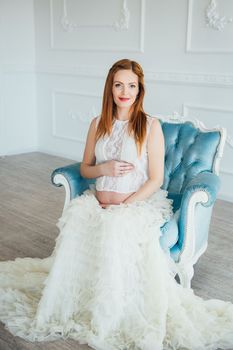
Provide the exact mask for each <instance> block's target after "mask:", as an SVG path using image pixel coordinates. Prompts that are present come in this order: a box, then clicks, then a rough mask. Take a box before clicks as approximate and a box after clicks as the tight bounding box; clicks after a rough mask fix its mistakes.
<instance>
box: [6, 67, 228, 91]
mask: <svg viewBox="0 0 233 350" xmlns="http://www.w3.org/2000/svg"><path fill="white" fill-rule="evenodd" d="M1 72H2V73H3V74H4V73H23V74H24V73H25V74H26V73H39V74H48V75H72V76H79V77H81V76H82V77H88V78H93V79H94V78H99V79H103V80H104V79H105V78H106V76H107V73H108V72H107V70H106V69H104V68H101V67H95V66H89V65H88V66H87V65H82V66H81V65H80V66H76V65H74V66H71V65H69V66H68V65H54V64H53V65H49V64H44V65H41V64H40V65H32V64H3V65H2V71H1ZM145 79H146V81H149V82H152V83H163V84H177V85H192V86H194V85H195V86H213V87H221V88H233V75H226V74H213V73H209V74H208V73H189V72H155V71H145Z"/></svg>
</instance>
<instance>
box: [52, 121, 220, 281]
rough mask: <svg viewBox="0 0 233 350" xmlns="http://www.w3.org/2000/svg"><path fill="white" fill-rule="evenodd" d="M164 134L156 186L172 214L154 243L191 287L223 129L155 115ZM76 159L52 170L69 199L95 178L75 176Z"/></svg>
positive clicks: (54, 180)
mask: <svg viewBox="0 0 233 350" xmlns="http://www.w3.org/2000/svg"><path fill="white" fill-rule="evenodd" d="M160 123H161V126H162V129H163V133H164V138H165V147H166V149H165V172H164V183H163V185H162V188H163V189H165V190H167V191H168V198H171V199H172V200H173V211H174V215H173V217H172V218H171V220H170V221H168V222H166V223H165V224H164V225H163V226H162V227H161V232H162V235H161V237H160V243H161V247H162V248H163V250H164V251H165V252H166V253H167V254H169V255H170V256H171V257H172V259H173V261H174V262H175V264H174V266H175V267H176V268H175V269H174V271H173V272H174V276H175V275H176V274H178V276H179V280H180V283H181V284H182V285H183V286H184V287H190V286H191V279H192V277H193V274H194V269H193V265H194V264H195V263H196V262H197V260H198V259H199V257H200V256H201V255H202V254H203V253H204V251H205V250H206V248H207V243H208V232H209V224H210V220H211V213H212V209H213V206H214V203H215V200H216V196H217V193H218V190H219V186H220V179H219V162H220V159H221V157H222V154H223V149H224V145H225V140H226V130H225V129H224V128H221V127H215V128H212V129H206V128H205V127H204V125H203V124H202V123H201V122H199V121H197V120H196V121H195V122H193V121H185V122H181V121H178V122H177V121H175V122H174V121H167V120H163V119H160ZM79 168H80V163H79V162H78V163H75V164H71V165H68V166H65V167H62V168H58V169H56V170H54V171H53V173H52V183H53V184H54V185H56V186H62V185H63V186H64V187H65V190H66V199H65V205H64V208H65V207H66V206H67V204H68V203H69V201H70V200H71V199H73V198H75V197H76V196H78V195H81V194H82V193H83V191H84V190H86V189H87V188H89V185H90V184H93V183H94V182H95V179H86V178H83V177H82V176H81V175H80V171H79Z"/></svg>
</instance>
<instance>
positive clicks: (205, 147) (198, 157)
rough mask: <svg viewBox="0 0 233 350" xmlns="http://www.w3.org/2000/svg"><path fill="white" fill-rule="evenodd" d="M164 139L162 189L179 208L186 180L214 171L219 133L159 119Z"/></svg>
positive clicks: (187, 123) (176, 207) (188, 123)
mask: <svg viewBox="0 0 233 350" xmlns="http://www.w3.org/2000/svg"><path fill="white" fill-rule="evenodd" d="M160 123H161V126H162V129H163V133H164V138H165V147H166V148H165V168H164V183H163V186H162V188H163V189H165V190H167V191H168V197H169V198H172V199H173V201H174V202H173V205H174V211H176V210H177V209H179V207H180V202H181V197H182V193H183V192H184V189H185V187H186V185H187V184H188V182H189V181H190V180H191V179H193V178H194V177H195V176H196V175H198V174H199V173H202V172H214V162H215V156H216V153H217V149H218V146H219V143H220V139H221V135H220V132H219V131H213V130H212V131H206V130H205V131H202V130H200V129H199V128H197V127H195V126H194V124H193V123H192V122H188V121H187V122H184V123H183V122H181V123H171V122H165V121H164V122H163V121H161V120H160Z"/></svg>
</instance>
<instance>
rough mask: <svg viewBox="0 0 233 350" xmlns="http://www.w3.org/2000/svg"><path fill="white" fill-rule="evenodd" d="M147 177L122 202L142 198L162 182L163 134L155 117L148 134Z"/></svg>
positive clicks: (154, 190)
mask: <svg viewBox="0 0 233 350" xmlns="http://www.w3.org/2000/svg"><path fill="white" fill-rule="evenodd" d="M148 162H149V164H148V166H149V169H148V171H149V179H148V180H147V181H146V182H145V183H144V185H142V187H141V188H140V189H139V190H138V191H137V192H135V193H134V194H132V195H130V196H129V197H128V198H126V199H125V201H124V203H125V204H127V203H132V202H135V201H137V200H144V199H146V198H147V197H149V196H150V195H152V193H154V192H156V191H157V190H158V189H159V188H160V187H161V186H162V184H163V176H164V136H163V131H162V128H161V125H160V122H159V120H158V119H157V118H155V119H154V120H153V122H152V125H151V129H150V133H149V135H148Z"/></svg>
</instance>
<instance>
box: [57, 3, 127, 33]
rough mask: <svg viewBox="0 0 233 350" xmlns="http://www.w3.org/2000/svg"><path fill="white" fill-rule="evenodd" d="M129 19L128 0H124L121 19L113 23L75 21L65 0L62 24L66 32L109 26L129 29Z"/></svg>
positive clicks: (110, 27)
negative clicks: (71, 18) (81, 22)
mask: <svg viewBox="0 0 233 350" xmlns="http://www.w3.org/2000/svg"><path fill="white" fill-rule="evenodd" d="M129 21H130V12H129V9H128V6H127V0H123V2H122V7H121V12H120V15H119V19H118V20H115V21H114V22H113V23H112V24H95V23H93V24H79V23H77V22H73V21H72V20H70V19H69V15H68V10H67V0H63V13H62V16H61V20H60V23H61V26H62V28H63V30H64V31H66V32H69V33H71V32H74V31H76V30H79V29H80V28H100V27H101V28H109V29H114V30H117V31H118V30H128V29H129Z"/></svg>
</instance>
